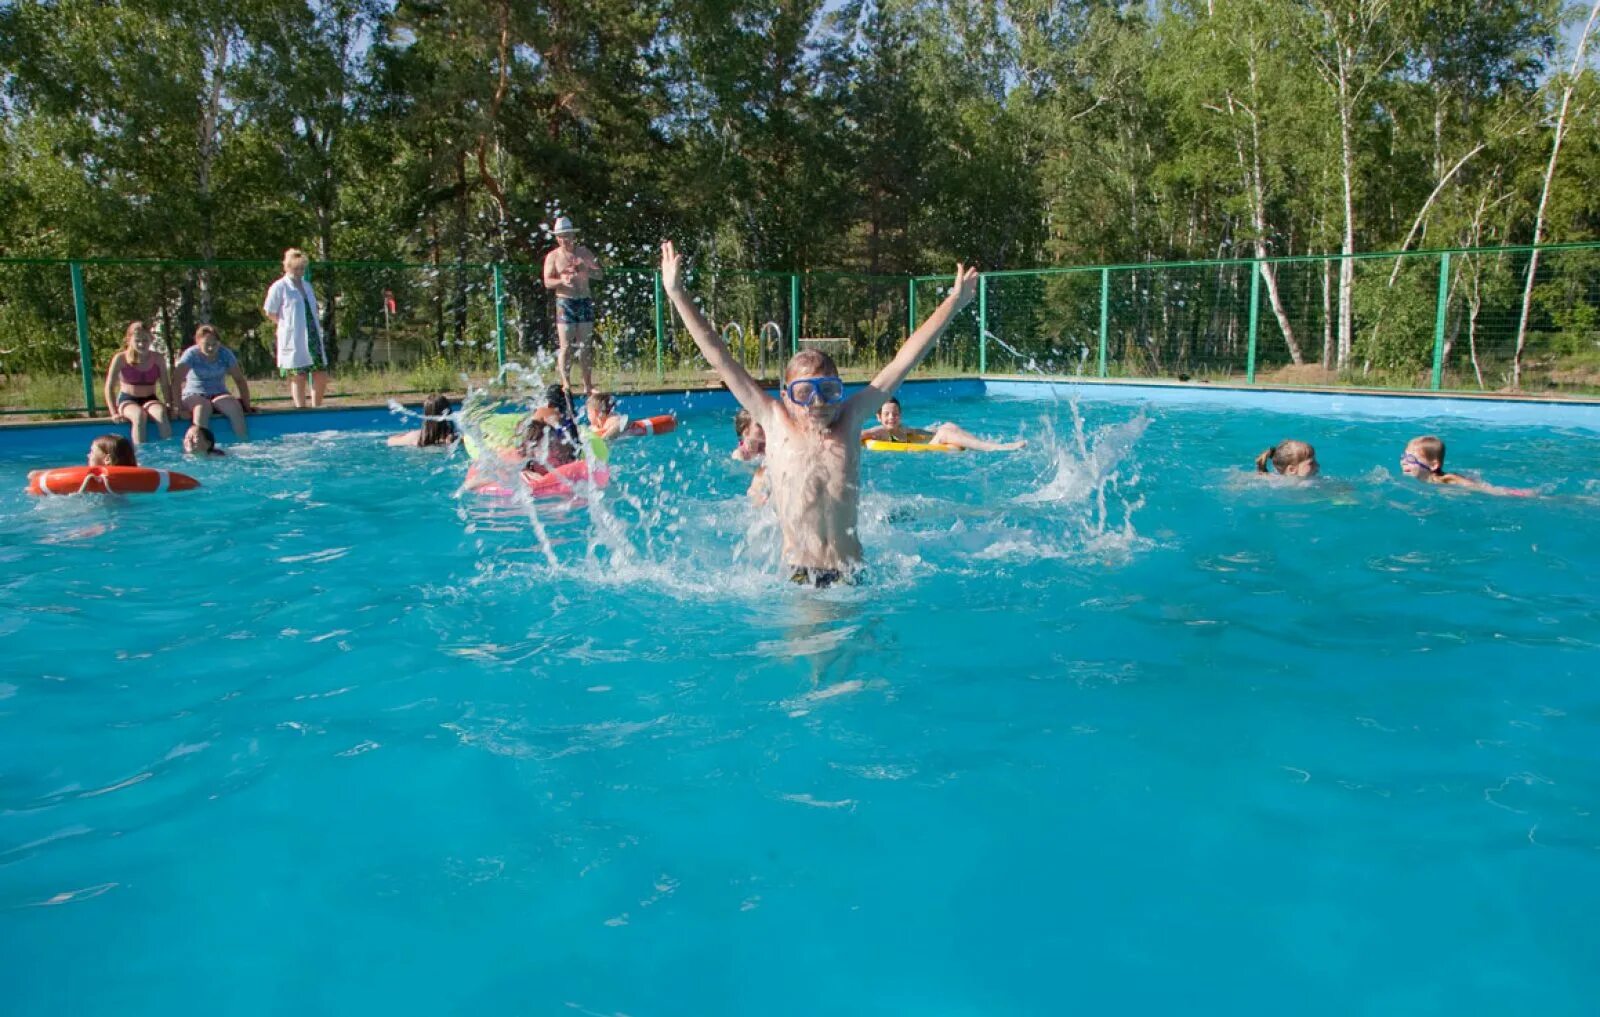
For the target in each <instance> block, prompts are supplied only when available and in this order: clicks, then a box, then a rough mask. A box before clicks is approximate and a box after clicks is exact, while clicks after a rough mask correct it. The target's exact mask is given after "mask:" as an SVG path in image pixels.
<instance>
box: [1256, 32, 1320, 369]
mask: <svg viewBox="0 0 1600 1017" xmlns="http://www.w3.org/2000/svg"><path fill="white" fill-rule="evenodd" d="M1258 84H1259V79H1258V77H1257V74H1256V59H1255V51H1254V50H1251V52H1250V95H1251V102H1252V106H1251V108H1250V109H1249V110H1247V111H1246V112H1247V113H1248V114H1249V117H1250V199H1251V201H1250V206H1251V207H1250V211H1251V214H1252V216H1253V217H1254V219H1255V228H1256V257H1257V258H1265V257H1266V256H1267V186H1266V180H1265V174H1264V173H1263V171H1262V169H1261V121H1260V119H1259V118H1258V117H1257V116H1256V111H1255V106H1254V104H1255V103H1256V102H1257V101H1258V96H1259V89H1258V87H1257V86H1258ZM1261 281H1262V282H1264V283H1266V284H1267V302H1268V303H1269V304H1271V305H1272V316H1273V317H1274V318H1276V319H1277V321H1278V331H1280V332H1282V333H1283V341H1284V344H1285V345H1287V346H1288V347H1289V359H1290V360H1291V361H1293V362H1294V365H1295V366H1296V367H1299V366H1300V365H1301V364H1304V363H1305V361H1306V358H1305V354H1304V353H1302V352H1301V350H1300V342H1299V340H1298V339H1296V338H1295V334H1294V325H1293V324H1292V323H1291V322H1290V321H1289V313H1288V312H1287V311H1286V310H1284V306H1283V297H1282V296H1281V295H1280V294H1279V293H1278V269H1277V266H1276V265H1269V264H1267V263H1266V262H1265V261H1262V262H1261Z"/></svg>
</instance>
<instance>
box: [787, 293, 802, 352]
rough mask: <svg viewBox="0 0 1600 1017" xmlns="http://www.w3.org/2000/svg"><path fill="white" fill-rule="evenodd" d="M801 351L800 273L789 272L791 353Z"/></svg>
mask: <svg viewBox="0 0 1600 1017" xmlns="http://www.w3.org/2000/svg"><path fill="white" fill-rule="evenodd" d="M799 352H800V273H799V272H790V273H789V354H790V355H791V356H793V355H794V354H796V353H799Z"/></svg>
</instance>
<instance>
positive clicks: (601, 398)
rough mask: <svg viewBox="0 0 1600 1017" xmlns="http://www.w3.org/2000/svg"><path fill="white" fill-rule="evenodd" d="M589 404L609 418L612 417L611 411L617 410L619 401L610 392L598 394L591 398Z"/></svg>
mask: <svg viewBox="0 0 1600 1017" xmlns="http://www.w3.org/2000/svg"><path fill="white" fill-rule="evenodd" d="M588 404H589V405H590V406H593V407H594V408H595V409H596V410H597V411H598V412H600V413H604V414H605V415H607V416H610V415H611V411H612V410H614V409H616V408H617V400H616V399H615V398H614V397H613V396H612V395H611V393H610V392H596V393H595V394H594V395H591V396H590V397H589V403H588Z"/></svg>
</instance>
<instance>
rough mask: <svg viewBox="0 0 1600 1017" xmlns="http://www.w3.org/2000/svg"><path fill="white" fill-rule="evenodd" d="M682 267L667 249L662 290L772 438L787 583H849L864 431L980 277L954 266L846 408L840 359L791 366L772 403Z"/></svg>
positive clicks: (810, 356) (810, 353) (804, 357)
mask: <svg viewBox="0 0 1600 1017" xmlns="http://www.w3.org/2000/svg"><path fill="white" fill-rule="evenodd" d="M682 267H683V259H682V258H681V257H680V256H679V254H678V252H677V250H676V249H675V248H674V247H673V245H672V242H671V241H668V242H666V243H664V244H662V245H661V283H662V287H663V288H664V289H665V290H666V293H667V296H668V297H669V298H670V299H671V300H672V306H673V307H674V308H675V309H676V310H677V312H678V317H680V318H681V319H683V323H684V325H686V326H687V327H688V329H689V334H690V335H691V336H693V337H694V341H695V345H696V346H698V347H699V348H700V352H701V353H702V354H704V355H705V358H706V359H707V360H708V361H710V363H711V366H712V367H713V368H714V369H715V370H716V372H717V374H718V375H720V376H721V377H722V380H723V382H724V383H726V384H727V386H728V388H729V390H730V391H732V393H733V396H734V398H735V399H737V400H739V405H741V406H743V407H744V408H745V409H746V410H749V411H750V418H751V421H752V423H754V424H759V425H761V429H762V431H763V433H764V434H765V435H766V466H767V476H768V478H769V479H770V481H771V484H772V506H773V508H774V509H775V510H776V512H777V514H778V526H779V529H781V530H782V532H783V561H784V562H785V563H786V571H787V572H788V573H789V577H790V579H791V580H793V581H794V582H796V583H800V584H810V585H815V586H818V587H823V586H829V585H831V584H833V583H835V582H841V581H849V580H850V578H851V577H852V575H853V574H854V573H855V571H856V570H857V569H858V568H859V567H860V565H861V538H860V535H859V533H858V531H857V523H858V516H859V514H860V500H861V488H860V484H861V425H862V424H863V423H864V422H865V421H867V420H869V419H871V417H872V415H873V414H874V413H875V412H877V409H878V407H879V406H882V405H883V401H884V400H885V399H887V398H889V394H890V393H891V392H893V391H894V390H895V389H897V388H899V387H900V383H901V382H903V381H905V379H906V376H907V375H908V374H910V373H911V369H912V368H914V367H916V366H917V364H918V363H919V362H920V361H921V360H922V358H923V357H924V356H926V355H927V353H928V351H929V350H930V349H932V348H933V344H934V342H935V341H936V340H938V338H939V336H940V335H941V334H942V333H943V332H944V330H945V329H946V328H947V327H948V326H949V324H950V321H951V319H952V318H954V317H955V316H956V314H957V312H959V311H960V310H961V309H962V308H964V307H966V306H967V305H968V304H969V303H971V302H972V299H973V297H975V296H976V295H977V292H978V270H977V269H976V268H968V267H966V266H964V265H957V266H956V275H955V280H954V284H953V285H952V286H951V287H950V295H949V296H948V297H946V298H945V299H944V301H943V302H942V303H940V304H939V306H938V308H936V309H935V310H934V312H933V313H932V314H931V315H929V316H928V319H927V320H926V321H924V322H923V323H922V325H921V327H919V328H918V329H917V330H916V331H915V332H913V333H912V334H911V337H910V338H909V339H907V340H906V341H905V345H903V346H901V347H900V351H899V352H898V353H897V354H895V356H894V359H892V360H890V361H889V363H888V364H887V365H885V366H884V367H883V369H882V370H880V371H879V372H878V374H877V376H876V377H874V378H873V379H872V381H870V382H869V383H867V385H866V386H865V387H864V388H863V389H861V391H859V392H857V393H856V394H855V395H854V396H851V397H850V398H849V399H846V398H845V392H844V381H843V380H842V379H840V377H839V370H838V368H837V367H836V366H835V365H834V362H833V358H832V357H830V356H828V355H827V354H826V353H823V352H822V351H820V350H814V349H811V350H801V351H800V352H799V353H796V354H795V355H794V357H793V358H791V359H790V361H789V365H788V367H787V368H786V369H785V370H784V375H783V386H782V390H781V392H780V394H779V397H778V398H777V399H774V398H773V397H771V396H769V395H767V393H766V390H765V389H763V388H762V387H761V385H760V383H759V382H757V381H756V380H755V379H754V378H752V377H751V376H750V372H748V371H746V370H745V369H744V367H743V366H742V365H741V364H740V363H739V361H737V360H735V359H734V358H733V356H732V354H730V353H729V352H728V347H727V346H726V345H724V344H723V342H722V340H721V339H720V338H718V337H717V333H716V330H715V329H713V328H712V327H711V323H710V322H708V321H707V320H706V318H705V315H703V314H701V313H700V309H699V308H698V307H697V306H695V303H694V301H693V300H692V299H690V297H689V294H688V291H687V290H685V289H684V286H683V276H682Z"/></svg>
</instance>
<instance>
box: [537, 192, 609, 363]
mask: <svg viewBox="0 0 1600 1017" xmlns="http://www.w3.org/2000/svg"><path fill="white" fill-rule="evenodd" d="M555 234H556V249H555V250H553V251H551V252H550V253H549V254H547V255H545V259H544V285H545V288H546V289H549V290H552V291H553V292H554V293H555V295H556V338H557V340H558V341H559V343H560V346H559V348H558V350H557V352H556V370H557V371H558V372H560V374H561V384H562V385H563V386H565V387H566V388H568V389H571V388H572V367H571V363H570V361H569V359H568V354H569V351H570V350H571V349H572V348H573V347H574V346H576V347H577V352H578V363H579V365H580V366H581V367H582V370H583V391H584V394H586V395H587V394H588V393H590V392H593V391H594V377H593V375H594V343H593V342H592V340H593V338H594V297H592V296H591V295H590V294H589V280H590V279H599V278H600V277H601V276H603V275H605V272H604V270H602V269H601V268H600V262H599V260H598V259H596V258H595V256H594V252H593V251H591V250H589V249H588V248H587V247H584V246H583V245H582V244H579V243H578V228H577V227H576V226H574V225H572V220H571V219H568V218H567V217H566V216H561V217H560V218H558V219H557V220H556V228H555Z"/></svg>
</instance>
